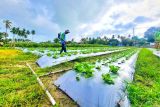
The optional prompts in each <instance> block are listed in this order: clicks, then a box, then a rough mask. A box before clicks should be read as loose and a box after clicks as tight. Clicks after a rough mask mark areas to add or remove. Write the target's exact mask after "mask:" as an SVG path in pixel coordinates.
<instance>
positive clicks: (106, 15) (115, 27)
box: [0, 0, 160, 41]
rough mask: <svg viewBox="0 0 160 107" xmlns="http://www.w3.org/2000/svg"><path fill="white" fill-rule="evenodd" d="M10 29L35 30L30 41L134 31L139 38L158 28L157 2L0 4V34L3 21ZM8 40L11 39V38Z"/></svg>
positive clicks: (9, 0) (20, 0)
mask: <svg viewBox="0 0 160 107" xmlns="http://www.w3.org/2000/svg"><path fill="white" fill-rule="evenodd" d="M4 19H9V20H11V21H12V23H13V24H12V26H16V27H24V28H26V29H35V30H36V35H35V37H34V41H47V40H53V39H54V38H55V37H57V33H58V32H63V31H64V30H65V29H69V30H70V32H71V33H70V34H69V35H68V37H67V39H68V40H70V39H72V38H74V39H75V40H77V41H78V40H79V39H80V38H81V37H97V36H100V37H103V36H108V37H110V35H113V34H115V35H116V34H120V35H124V36H127V35H129V34H132V29H133V27H135V33H136V35H140V36H143V33H144V31H145V30H146V29H147V27H151V26H160V0H3V1H1V2H0V28H1V29H0V31H3V30H4V27H3V23H2V22H3V20H4ZM11 36H12V35H11Z"/></svg>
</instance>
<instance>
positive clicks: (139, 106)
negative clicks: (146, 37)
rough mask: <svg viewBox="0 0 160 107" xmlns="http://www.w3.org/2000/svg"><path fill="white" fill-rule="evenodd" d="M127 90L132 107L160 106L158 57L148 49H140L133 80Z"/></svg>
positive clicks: (159, 61)
mask: <svg viewBox="0 0 160 107" xmlns="http://www.w3.org/2000/svg"><path fill="white" fill-rule="evenodd" d="M127 90H128V93H129V99H130V100H131V105H132V106H133V107H159V106H160V58H159V57H157V56H155V55H153V53H152V52H151V51H150V50H147V49H142V50H141V51H140V53H139V56H138V59H137V62H136V69H135V77H134V81H133V83H131V84H129V86H128V87H127Z"/></svg>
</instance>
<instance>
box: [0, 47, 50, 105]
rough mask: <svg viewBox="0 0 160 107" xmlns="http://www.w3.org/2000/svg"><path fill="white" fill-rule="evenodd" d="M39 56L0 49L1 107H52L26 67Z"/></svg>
mask: <svg viewBox="0 0 160 107" xmlns="http://www.w3.org/2000/svg"><path fill="white" fill-rule="evenodd" d="M36 59H37V56H34V55H32V54H24V53H22V52H21V51H18V50H15V49H9V48H7V49H5V48H0V107H2V106H3V107H11V106H15V107H18V106H23V107H36V106H44V105H46V106H50V103H49V101H48V98H47V96H46V95H45V93H44V91H43V90H42V88H41V87H40V86H39V84H38V83H37V80H36V77H35V76H34V75H33V74H32V72H31V71H30V69H29V68H28V67H27V66H26V62H35V60H36Z"/></svg>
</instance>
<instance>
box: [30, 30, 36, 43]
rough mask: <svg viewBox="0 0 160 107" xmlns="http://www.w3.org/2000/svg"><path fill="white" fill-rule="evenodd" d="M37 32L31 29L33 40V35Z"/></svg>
mask: <svg viewBox="0 0 160 107" xmlns="http://www.w3.org/2000/svg"><path fill="white" fill-rule="evenodd" d="M35 33H36V32H35V30H32V31H31V34H32V41H33V35H35Z"/></svg>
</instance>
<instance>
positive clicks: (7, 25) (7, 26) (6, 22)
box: [3, 20, 12, 40]
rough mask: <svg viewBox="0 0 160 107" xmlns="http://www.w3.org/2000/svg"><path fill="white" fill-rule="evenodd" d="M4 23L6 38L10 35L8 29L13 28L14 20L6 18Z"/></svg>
mask: <svg viewBox="0 0 160 107" xmlns="http://www.w3.org/2000/svg"><path fill="white" fill-rule="evenodd" d="M3 23H4V24H5V28H6V33H5V40H6V38H7V36H8V33H7V30H8V29H10V28H11V24H12V22H11V21H10V20H4V21H3Z"/></svg>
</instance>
